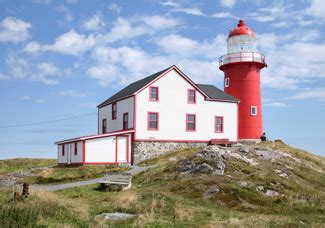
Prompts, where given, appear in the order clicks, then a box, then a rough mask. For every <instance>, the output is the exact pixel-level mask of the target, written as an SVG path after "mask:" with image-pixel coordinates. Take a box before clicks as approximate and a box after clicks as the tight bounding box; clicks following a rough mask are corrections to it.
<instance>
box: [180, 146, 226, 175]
mask: <svg viewBox="0 0 325 228" xmlns="http://www.w3.org/2000/svg"><path fill="white" fill-rule="evenodd" d="M225 168H226V164H225V162H224V158H223V157H222V155H221V154H220V153H218V152H216V151H211V150H210V151H209V150H205V151H202V152H199V153H196V154H194V155H192V156H190V157H189V158H186V159H182V160H179V161H178V162H177V166H176V170H177V171H178V172H180V173H182V174H187V173H190V174H212V175H223V174H224V170H225Z"/></svg>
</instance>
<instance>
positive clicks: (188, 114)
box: [185, 113, 196, 132]
mask: <svg viewBox="0 0 325 228" xmlns="http://www.w3.org/2000/svg"><path fill="white" fill-rule="evenodd" d="M188 116H194V130H190V129H188V125H187V123H188V122H187V120H188V119H187V118H188ZM185 124H186V131H188V132H196V114H190V113H187V114H186V120H185Z"/></svg>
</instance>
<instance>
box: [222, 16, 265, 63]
mask: <svg viewBox="0 0 325 228" xmlns="http://www.w3.org/2000/svg"><path fill="white" fill-rule="evenodd" d="M237 62H257V63H261V68H263V67H265V66H266V64H265V57H264V55H263V54H262V53H259V52H257V48H256V35H255V32H254V31H253V30H252V29H250V28H249V27H247V26H246V24H245V22H244V21H243V20H240V21H239V22H238V24H237V27H236V28H234V29H233V30H231V31H230V32H229V35H228V39H227V54H226V55H224V56H222V57H220V59H219V66H220V68H223V66H224V65H225V64H229V63H237Z"/></svg>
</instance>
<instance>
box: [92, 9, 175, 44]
mask: <svg viewBox="0 0 325 228" xmlns="http://www.w3.org/2000/svg"><path fill="white" fill-rule="evenodd" d="M180 23H181V22H180V21H179V20H177V19H174V18H170V17H166V16H160V15H151V16H142V17H135V18H130V19H126V18H123V17H118V18H117V19H116V21H114V23H113V27H112V29H111V30H110V31H109V32H108V33H106V34H99V35H98V36H97V37H96V38H97V41H98V43H100V44H106V43H114V42H117V41H124V42H125V41H126V40H129V39H132V38H136V37H139V36H143V35H153V34H155V33H156V32H157V31H160V30H163V29H167V28H171V27H175V26H177V25H179V24H180Z"/></svg>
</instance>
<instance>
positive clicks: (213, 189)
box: [203, 185, 220, 198]
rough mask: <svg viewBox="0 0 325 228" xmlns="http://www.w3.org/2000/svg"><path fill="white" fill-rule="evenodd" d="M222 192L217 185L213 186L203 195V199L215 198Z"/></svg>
mask: <svg viewBox="0 0 325 228" xmlns="http://www.w3.org/2000/svg"><path fill="white" fill-rule="evenodd" d="M219 192H220V189H219V187H218V186H217V185H213V186H211V187H209V188H208V190H206V191H205V192H204V193H203V197H204V198H211V197H213V196H215V195H216V194H218V193H219Z"/></svg>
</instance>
